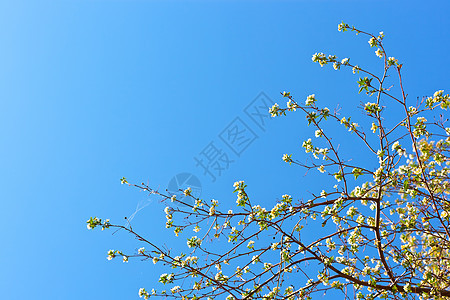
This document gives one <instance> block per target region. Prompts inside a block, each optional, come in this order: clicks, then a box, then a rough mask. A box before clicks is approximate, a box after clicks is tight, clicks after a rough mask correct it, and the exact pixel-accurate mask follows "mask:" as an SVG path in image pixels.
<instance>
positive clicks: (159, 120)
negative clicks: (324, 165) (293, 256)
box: [0, 0, 450, 299]
mask: <svg viewBox="0 0 450 300" xmlns="http://www.w3.org/2000/svg"><path fill="white" fill-rule="evenodd" d="M449 9H450V4H448V2H447V1H426V2H424V1H395V2H393V1H364V2H362V1H118V0H116V1H106V0H105V1H66V0H64V1H47V0H41V1H21V0H16V1H0V103H1V108H0V132H1V133H0V142H1V148H0V164H1V170H2V172H1V173H0V201H1V208H2V216H1V218H0V224H1V228H2V229H1V230H0V240H1V244H0V245H1V247H0V265H1V268H0V293H1V295H0V296H1V298H2V299H29V298H32V299H134V298H136V299H137V298H138V296H137V291H138V289H139V288H140V287H141V286H147V287H151V286H152V283H153V282H155V281H156V278H157V277H158V274H159V273H161V272H162V269H160V268H158V267H154V266H153V264H149V263H146V262H139V261H131V262H129V263H128V264H122V263H121V262H118V261H117V262H109V261H107V260H106V253H107V251H108V250H109V249H124V250H133V249H136V248H138V247H140V246H141V245H139V244H138V243H137V242H136V241H134V240H132V239H131V238H130V237H129V236H126V235H124V234H120V233H118V234H116V235H114V236H112V235H111V234H110V233H105V232H100V231H99V232H89V231H87V230H86V224H85V221H86V219H87V218H89V217H90V216H99V217H103V218H110V219H111V220H112V221H113V222H119V223H120V222H123V218H124V217H125V216H130V215H132V214H133V213H134V212H135V210H136V207H137V205H138V204H148V205H147V206H146V207H145V209H142V210H141V211H140V212H138V213H137V214H136V215H135V217H134V219H133V222H135V226H136V227H135V228H136V229H137V230H139V231H140V232H142V233H145V234H146V235H147V236H149V237H151V239H153V240H155V241H159V242H165V243H167V244H170V245H172V244H173V245H175V246H176V245H178V244H177V243H179V242H177V241H174V239H175V238H174V237H172V235H171V234H167V231H165V230H164V223H163V219H164V214H163V212H162V210H163V208H164V206H163V205H162V204H160V203H158V201H157V200H155V199H149V198H148V197H147V196H146V195H144V194H143V193H139V192H138V191H137V190H133V189H131V188H127V187H126V186H123V185H120V181H119V179H120V178H121V177H123V176H125V177H127V178H128V179H129V181H130V182H149V184H150V185H152V186H154V187H160V188H161V189H165V188H166V186H167V183H168V182H169V180H170V179H171V178H172V177H173V176H174V175H176V174H178V173H181V172H189V173H192V174H194V175H196V176H197V177H198V178H199V180H200V181H201V184H202V188H203V191H202V197H205V198H211V197H212V198H216V199H220V200H221V201H222V202H223V203H227V204H229V205H230V206H231V205H233V203H234V195H233V194H232V184H233V182H234V181H236V180H246V181H247V182H248V183H249V186H250V189H251V191H252V192H253V195H254V197H255V198H257V199H261V203H273V201H274V199H277V197H278V198H279V197H280V195H282V194H284V193H291V194H293V195H295V197H296V198H301V197H303V196H305V195H304V193H305V192H307V190H314V189H315V188H319V186H318V185H317V184H315V183H314V180H313V182H312V183H310V184H309V185H308V188H305V184H306V182H307V181H306V179H305V178H304V171H303V170H300V169H298V168H293V167H288V166H287V165H286V164H284V163H283V162H282V160H281V156H282V154H284V153H297V154H298V155H302V150H301V147H300V146H301V141H302V140H303V139H305V138H307V137H308V136H310V135H311V132H312V131H311V130H312V129H310V128H307V127H306V125H305V122H304V117H303V116H302V115H300V114H298V115H294V116H290V117H289V118H285V119H280V120H271V121H270V122H268V123H267V124H266V126H265V127H264V130H262V129H261V128H260V127H258V126H257V125H255V123H252V121H251V120H250V119H248V116H247V115H246V114H245V112H244V108H245V107H247V105H249V104H250V103H251V102H252V101H253V100H254V99H255V97H257V96H258V95H259V93H260V92H264V93H265V94H266V95H267V96H268V97H269V98H270V99H271V100H272V101H274V102H279V103H281V102H280V100H281V99H280V96H279V92H282V91H284V90H286V91H291V93H292V94H293V95H294V97H296V98H297V99H303V98H304V97H306V96H307V95H309V94H312V93H315V94H316V95H317V96H318V98H320V99H323V103H326V105H328V106H329V107H334V106H336V105H337V104H339V105H340V106H341V107H343V112H345V113H352V112H353V113H356V114H358V111H357V109H356V106H357V105H358V104H359V102H360V101H364V100H365V97H364V95H358V94H357V90H356V79H357V78H356V77H355V76H354V75H352V74H351V72H349V71H340V72H336V71H334V70H332V68H331V67H329V68H320V66H318V65H317V64H314V63H312V61H311V55H312V54H313V53H315V52H319V51H321V52H325V53H334V54H336V55H338V56H339V57H351V58H352V60H353V61H360V62H361V64H364V65H367V66H368V67H374V68H378V70H379V68H380V65H377V64H376V63H377V61H378V60H377V58H376V57H375V55H374V54H373V49H370V48H369V46H368V43H367V41H366V38H362V37H355V36H354V35H353V34H351V33H345V34H343V33H339V32H338V31H337V24H338V23H340V22H341V21H342V20H344V21H345V22H347V23H350V24H353V25H357V26H358V27H360V28H361V29H365V30H367V31H371V32H375V33H377V32H379V31H381V30H382V31H384V32H385V35H386V40H385V44H386V46H387V49H388V51H389V53H390V55H392V56H395V57H396V58H398V59H399V60H400V61H401V62H402V63H404V68H403V69H404V78H405V85H406V89H407V92H408V93H409V95H410V98H411V99H412V101H414V99H416V97H421V96H425V95H430V94H432V93H433V92H434V91H435V90H438V89H444V90H448V89H449V81H448V79H449V77H448V70H449V67H450V60H449V59H448V49H449V46H450V40H449V36H450V21H449V19H448V16H447V12H448V11H449ZM321 101H322V100H321ZM236 117H240V118H241V120H242V121H243V122H245V123H246V124H247V126H249V127H251V129H252V130H253V131H254V133H255V135H257V137H258V138H257V139H256V140H255V141H254V142H253V143H252V144H251V145H249V146H248V148H246V149H245V150H244V151H243V152H242V153H241V154H240V156H236V155H235V154H234V153H233V152H230V149H228V148H226V147H227V146H226V145H224V144H220V143H221V140H220V137H219V134H220V133H221V132H222V131H223V130H224V129H225V128H227V126H228V125H229V124H230V122H232V121H233V120H234V119H235V118H236ZM210 142H216V143H217V144H218V145H221V146H222V147H223V151H227V153H229V155H230V157H231V159H233V160H234V162H233V163H231V164H230V165H229V168H228V169H227V170H225V171H223V173H222V174H221V176H217V179H216V181H215V182H212V181H211V179H210V177H208V176H207V175H205V174H204V173H203V171H202V169H201V168H199V167H196V165H195V160H194V157H198V156H199V155H200V153H201V152H202V150H203V149H204V148H205V147H206V146H207V145H208V144H209V143H210ZM225 149H226V150H225ZM233 155H234V156H233ZM300 157H301V156H300ZM182 244H184V242H183V243H182Z"/></svg>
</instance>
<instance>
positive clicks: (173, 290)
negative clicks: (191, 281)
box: [170, 285, 181, 294]
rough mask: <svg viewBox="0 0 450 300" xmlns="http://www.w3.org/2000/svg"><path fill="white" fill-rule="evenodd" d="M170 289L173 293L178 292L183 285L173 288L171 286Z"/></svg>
mask: <svg viewBox="0 0 450 300" xmlns="http://www.w3.org/2000/svg"><path fill="white" fill-rule="evenodd" d="M170 291H171V292H172V294H175V293H178V292H180V291H181V287H180V286H179V285H176V286H174V287H173V288H171V289H170Z"/></svg>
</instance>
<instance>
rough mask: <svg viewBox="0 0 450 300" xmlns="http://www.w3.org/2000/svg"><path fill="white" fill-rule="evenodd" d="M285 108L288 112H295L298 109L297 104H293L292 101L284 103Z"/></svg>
mask: <svg viewBox="0 0 450 300" xmlns="http://www.w3.org/2000/svg"><path fill="white" fill-rule="evenodd" d="M286 106H287V108H288V110H289V111H296V110H297V108H298V105H297V103H295V102H294V101H292V100H290V99H289V101H288V102H287V103H286Z"/></svg>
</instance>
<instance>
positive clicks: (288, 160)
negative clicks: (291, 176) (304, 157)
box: [283, 154, 293, 164]
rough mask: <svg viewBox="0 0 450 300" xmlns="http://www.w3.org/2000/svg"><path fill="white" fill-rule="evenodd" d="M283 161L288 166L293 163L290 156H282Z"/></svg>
mask: <svg viewBox="0 0 450 300" xmlns="http://www.w3.org/2000/svg"><path fill="white" fill-rule="evenodd" d="M283 161H285V162H287V163H289V164H291V163H293V160H292V154H283Z"/></svg>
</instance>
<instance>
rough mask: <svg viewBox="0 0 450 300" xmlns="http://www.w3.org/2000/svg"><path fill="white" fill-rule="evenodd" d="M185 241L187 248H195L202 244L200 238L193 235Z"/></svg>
mask: <svg viewBox="0 0 450 300" xmlns="http://www.w3.org/2000/svg"><path fill="white" fill-rule="evenodd" d="M186 243H187V245H188V247H189V248H195V247H199V246H200V245H201V244H202V240H201V239H199V238H198V237H197V236H193V237H191V238H190V239H188V240H187V242H186Z"/></svg>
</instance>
